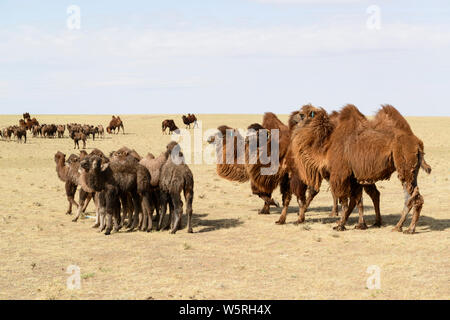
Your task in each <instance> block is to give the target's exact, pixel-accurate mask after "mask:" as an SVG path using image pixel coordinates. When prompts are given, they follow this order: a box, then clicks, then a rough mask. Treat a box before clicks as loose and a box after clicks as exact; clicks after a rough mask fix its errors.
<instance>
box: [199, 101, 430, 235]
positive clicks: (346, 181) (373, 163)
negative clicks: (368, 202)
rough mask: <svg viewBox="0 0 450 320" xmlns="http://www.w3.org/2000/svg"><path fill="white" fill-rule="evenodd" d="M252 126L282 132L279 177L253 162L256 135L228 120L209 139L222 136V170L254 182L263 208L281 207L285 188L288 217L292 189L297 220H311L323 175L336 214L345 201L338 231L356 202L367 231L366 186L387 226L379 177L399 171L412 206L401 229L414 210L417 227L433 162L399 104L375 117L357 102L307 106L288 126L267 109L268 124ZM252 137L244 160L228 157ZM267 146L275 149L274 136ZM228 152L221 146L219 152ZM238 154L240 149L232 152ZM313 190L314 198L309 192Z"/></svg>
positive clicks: (234, 177)
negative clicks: (278, 197)
mask: <svg viewBox="0 0 450 320" xmlns="http://www.w3.org/2000/svg"><path fill="white" fill-rule="evenodd" d="M248 129H253V130H255V131H256V132H258V133H259V132H260V131H263V132H266V134H270V131H269V130H272V129H278V130H279V163H280V165H279V167H278V171H277V172H276V173H274V174H271V175H262V174H261V168H264V167H268V166H270V164H263V162H262V161H260V159H259V156H258V157H257V159H256V161H249V157H250V156H251V152H249V143H248V138H249V137H248V136H247V137H242V136H241V135H240V133H239V131H238V130H236V129H233V128H231V127H228V126H225V125H224V126H220V127H219V128H218V134H216V135H214V136H211V137H210V138H209V139H208V142H209V143H216V142H218V141H219V140H220V139H221V140H222V141H220V144H216V145H221V146H223V147H221V150H225V151H222V153H221V154H220V153H219V154H218V157H219V160H222V161H218V164H217V174H218V175H219V176H221V177H223V178H225V179H227V180H231V181H237V182H246V181H250V185H251V190H252V193H253V194H256V195H258V196H259V197H260V198H261V199H262V200H264V206H263V208H262V209H261V210H260V213H261V214H268V213H269V208H270V206H271V205H275V206H278V203H277V202H276V201H275V200H273V198H272V192H273V191H274V190H275V188H277V186H280V191H281V194H282V202H283V209H282V212H281V216H280V217H279V219H278V221H277V222H276V223H277V224H284V223H285V221H286V214H287V209H288V206H289V203H290V200H291V196H292V193H293V194H295V195H296V196H297V202H298V204H299V217H298V220H297V223H302V222H304V221H305V212H306V210H307V208H308V206H309V205H310V203H311V201H312V200H313V198H314V197H315V195H317V193H318V192H319V189H320V186H321V183H322V180H323V179H325V180H327V181H328V182H329V185H330V190H331V194H332V196H333V199H334V201H333V209H332V212H331V215H332V216H337V214H338V209H337V208H338V201H339V202H340V203H341V205H342V215H341V219H340V221H339V222H338V225H337V226H336V227H335V228H334V229H335V230H338V231H342V230H345V224H346V222H347V219H348V217H349V215H350V214H351V212H352V211H353V209H354V208H355V206H357V207H358V210H359V220H358V224H357V225H356V227H355V228H357V229H367V225H366V223H365V220H364V211H363V204H362V190H364V191H365V192H366V193H367V194H368V195H369V196H370V198H371V199H372V201H373V204H374V209H375V223H374V226H375V227H380V226H381V224H382V219H381V213H380V192H379V191H378V189H377V187H376V185H375V183H376V182H377V181H380V180H388V179H389V178H390V177H391V175H392V173H394V172H395V171H397V173H398V178H399V180H400V182H401V183H402V186H403V190H404V193H405V204H404V208H403V211H402V215H401V218H400V220H399V221H398V223H397V225H396V226H395V228H394V230H395V231H402V226H403V223H404V221H405V219H406V217H407V215H408V213H409V212H410V211H411V209H412V210H413V216H412V221H411V224H410V226H409V228H408V229H407V230H405V231H404V232H405V233H414V232H415V228H416V225H417V221H418V219H419V216H420V212H421V210H422V205H423V203H424V201H423V197H422V195H421V194H420V192H419V187H418V185H417V176H418V173H419V169H420V168H422V169H423V170H424V171H426V172H427V173H428V174H429V173H430V172H431V167H430V166H429V165H428V164H427V163H426V161H425V158H424V155H425V152H424V145H423V142H422V141H421V140H420V139H419V138H418V137H416V136H415V135H414V133H413V132H412V130H411V127H410V126H409V124H408V122H407V121H406V120H405V118H403V116H402V115H401V114H400V113H399V112H398V111H397V110H396V109H395V108H394V107H393V106H391V105H384V106H382V108H381V109H380V110H379V111H378V113H377V114H376V116H375V118H374V119H373V120H369V119H367V118H366V117H365V116H364V115H363V114H362V113H361V112H360V111H359V110H358V109H357V108H356V107H355V106H354V105H347V106H345V107H343V108H342V109H341V110H340V111H339V112H336V111H335V112H332V113H331V114H328V113H327V112H326V111H325V110H324V109H322V108H316V107H314V106H313V105H310V104H309V105H305V106H303V107H302V108H301V109H300V110H299V111H295V112H293V113H292V114H291V115H290V118H289V121H288V125H285V124H283V123H282V122H281V121H280V120H279V119H278V118H277V117H276V116H275V115H274V114H273V113H270V112H268V113H266V114H265V115H264V118H263V123H262V125H260V124H257V123H255V124H251V125H250V126H249V127H248ZM227 134H228V135H231V136H232V137H234V139H231V140H229V141H233V143H234V145H232V146H228V145H227V139H226V137H227ZM239 140H240V141H245V154H244V155H243V157H245V159H243V161H238V160H242V159H238V156H237V153H236V152H234V159H235V161H234V163H231V164H230V163H228V162H226V161H225V160H226V159H225V157H226V156H227V154H228V155H229V154H230V152H233V150H236V148H237V145H238V142H239ZM260 148H265V149H266V150H265V152H266V154H268V155H270V152H271V149H272V148H271V140H270V139H268V142H267V144H266V145H265V146H264V145H263V146H262V147H260ZM219 151H220V150H219ZM231 154H233V153H231ZM307 192H308V196H306V193H307Z"/></svg>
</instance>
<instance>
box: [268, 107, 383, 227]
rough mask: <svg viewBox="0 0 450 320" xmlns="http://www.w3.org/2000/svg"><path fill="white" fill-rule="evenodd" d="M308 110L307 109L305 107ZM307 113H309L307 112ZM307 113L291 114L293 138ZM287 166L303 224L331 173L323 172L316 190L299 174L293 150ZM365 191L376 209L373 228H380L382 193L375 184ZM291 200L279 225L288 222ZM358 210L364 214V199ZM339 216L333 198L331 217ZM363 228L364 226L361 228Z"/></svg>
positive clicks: (289, 155)
mask: <svg viewBox="0 0 450 320" xmlns="http://www.w3.org/2000/svg"><path fill="white" fill-rule="evenodd" d="M305 108H306V109H307V107H306V106H305ZM306 113H307V111H306ZM337 115H338V113H337V112H334V113H333V114H332V115H330V120H331V121H332V122H333V123H336V121H337ZM305 119H306V118H305V113H301V112H300V111H294V112H292V113H291V115H290V117H289V120H288V126H289V132H290V134H291V136H292V132H293V131H294V129H295V128H297V127H299V126H302V125H303V124H304V120H305ZM286 166H287V171H288V172H289V184H290V191H291V194H292V193H293V194H295V195H296V197H297V202H298V205H299V213H298V220H297V223H303V222H304V221H305V213H306V211H307V209H308V207H309V205H310V203H311V201H312V200H313V199H314V197H315V196H316V195H317V194H318V193H319V189H320V184H321V183H322V178H325V179H326V180H329V173H328V172H325V171H324V172H322V173H321V176H320V177H319V179H320V181H319V189H315V188H314V187H308V186H307V185H306V183H305V182H304V181H303V180H302V179H301V178H300V176H299V175H298V172H297V168H296V167H295V161H294V158H293V153H292V150H291V148H289V150H288V154H287V156H286ZM364 190H365V191H366V193H367V194H368V195H369V196H370V198H371V199H372V202H373V204H374V209H375V215H376V219H375V224H374V225H373V226H377V227H380V226H381V215H380V193H379V191H378V189H377V188H376V186H375V184H371V185H365V186H364ZM306 191H308V197H307V198H306ZM290 200H291V195H289V196H287V197H285V202H284V201H283V210H282V212H281V215H280V217H279V219H278V221H276V223H277V224H284V223H285V221H286V214H287V210H288V206H289V202H290ZM358 210H359V212H363V210H364V207H363V202H362V197H361V200H360V201H359V202H358ZM337 215H338V199H337V198H336V197H334V196H333V209H332V211H331V214H330V216H331V217H334V216H337ZM360 227H361V228H363V226H360Z"/></svg>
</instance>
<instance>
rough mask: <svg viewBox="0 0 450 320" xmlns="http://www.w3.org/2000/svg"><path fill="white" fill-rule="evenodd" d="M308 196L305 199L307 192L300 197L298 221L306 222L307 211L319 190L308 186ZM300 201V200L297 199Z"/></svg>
mask: <svg viewBox="0 0 450 320" xmlns="http://www.w3.org/2000/svg"><path fill="white" fill-rule="evenodd" d="M308 190H309V192H308V198H306V200H305V194H303V195H302V197H301V198H300V200H301V204H299V212H298V220H297V223H303V222H305V213H306V210H308V207H309V205H310V204H311V201H312V200H313V199H314V197H315V196H316V195H317V194H318V193H319V192H318V191H316V190H314V189H313V188H308ZM297 201H298V200H297Z"/></svg>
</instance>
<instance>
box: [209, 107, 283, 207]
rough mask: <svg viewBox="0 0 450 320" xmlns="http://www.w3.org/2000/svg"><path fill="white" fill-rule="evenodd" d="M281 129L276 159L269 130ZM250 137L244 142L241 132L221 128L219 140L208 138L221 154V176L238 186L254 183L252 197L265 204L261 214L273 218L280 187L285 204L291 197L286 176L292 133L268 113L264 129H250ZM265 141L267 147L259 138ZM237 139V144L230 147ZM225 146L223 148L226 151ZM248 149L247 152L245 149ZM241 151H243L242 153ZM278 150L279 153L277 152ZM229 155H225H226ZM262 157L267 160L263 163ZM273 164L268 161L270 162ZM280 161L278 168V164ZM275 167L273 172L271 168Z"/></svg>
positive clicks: (253, 127)
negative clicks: (263, 138) (275, 192)
mask: <svg viewBox="0 0 450 320" xmlns="http://www.w3.org/2000/svg"><path fill="white" fill-rule="evenodd" d="M273 129H278V134H279V141H278V156H276V154H274V155H273V156H272V139H271V138H270V132H269V131H268V130H273ZM248 130H249V133H247V135H248V137H247V138H244V137H242V135H240V133H239V132H238V130H236V129H232V128H230V127H227V126H220V127H219V128H218V133H217V134H216V135H215V136H211V137H209V138H208V142H209V143H215V145H216V148H217V149H216V150H217V167H216V170H217V173H218V175H219V176H221V177H223V178H225V179H227V180H231V181H238V182H245V181H248V180H250V184H251V189H252V193H253V194H256V195H258V196H259V197H260V198H261V199H263V200H264V206H263V208H262V209H261V210H260V211H259V213H260V214H269V213H270V206H271V205H274V206H278V203H277V202H276V201H275V200H274V199H273V198H272V193H273V190H275V189H276V188H277V187H278V185H280V183H281V182H282V180H283V179H284V183H282V184H281V185H280V190H281V193H282V198H283V202H284V201H285V197H287V196H288V193H289V182H288V180H287V179H288V177H287V176H286V174H287V172H286V165H285V156H286V154H287V150H288V146H289V130H288V127H287V126H286V125H284V124H283V123H282V122H281V121H280V120H279V119H278V118H277V116H276V115H275V114H273V113H271V112H267V113H265V114H264V117H263V125H260V124H256V123H255V124H252V125H250V126H249V127H248ZM260 137H265V138H266V139H267V140H266V141H267V144H264V143H262V144H261V143H260V140H259V138H260ZM231 139H233V140H232V141H233V143H232V144H230V143H227V140H228V141H230V140H231ZM222 146H223V147H222ZM243 146H244V148H245V149H244V152H242V147H243ZM237 150H241V151H240V152H239V153H238V151H237ZM274 150H275V149H274ZM224 151H225V152H224ZM258 151H262V154H263V155H264V156H265V158H266V159H263V160H264V161H261V160H262V159H260V155H261V153H260V152H258ZM268 158H270V161H266V160H269V159H268ZM273 160H276V162H277V163H278V164H276V163H275V164H274V163H273V162H274V161H273ZM272 165H274V167H273V168H272V167H271V166H272Z"/></svg>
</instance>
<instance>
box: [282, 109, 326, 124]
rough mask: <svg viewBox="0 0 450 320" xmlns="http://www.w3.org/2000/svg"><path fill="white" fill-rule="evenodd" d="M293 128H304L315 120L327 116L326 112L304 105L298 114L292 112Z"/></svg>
mask: <svg viewBox="0 0 450 320" xmlns="http://www.w3.org/2000/svg"><path fill="white" fill-rule="evenodd" d="M292 116H293V118H292V121H293V123H294V122H295V126H300V127H305V126H307V125H308V124H310V123H311V122H312V121H314V120H316V119H322V118H323V117H324V116H327V112H326V111H325V110H324V109H323V108H316V107H314V106H313V105H312V104H306V105H304V106H303V107H302V108H301V109H300V110H299V111H298V113H295V112H293V113H292V114H291V117H292Z"/></svg>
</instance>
